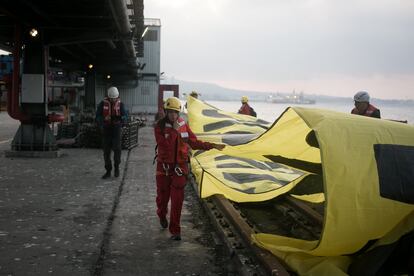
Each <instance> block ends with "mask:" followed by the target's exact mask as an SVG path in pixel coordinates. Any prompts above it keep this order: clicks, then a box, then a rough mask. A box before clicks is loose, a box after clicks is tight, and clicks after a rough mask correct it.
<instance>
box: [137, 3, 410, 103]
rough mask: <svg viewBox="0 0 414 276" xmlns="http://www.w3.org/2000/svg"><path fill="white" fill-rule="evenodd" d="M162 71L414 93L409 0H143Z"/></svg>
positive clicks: (329, 90)
mask: <svg viewBox="0 0 414 276" xmlns="http://www.w3.org/2000/svg"><path fill="white" fill-rule="evenodd" d="M144 15H145V17H146V18H159V19H161V25H162V27H161V72H165V74H166V75H167V77H174V78H175V79H181V80H186V81H196V82H208V83H215V84H218V85H221V86H224V87H227V88H234V89H241V90H250V91H264V92H290V91H293V90H295V91H304V92H305V93H309V94H321V95H331V96H343V97H350V96H353V94H355V93H356V92H357V91H359V90H365V91H368V92H369V93H370V94H371V96H372V97H374V98H382V99H414V1H413V0H346V1H344V0H255V1H251V0H174V1H169V0H145V1H144Z"/></svg>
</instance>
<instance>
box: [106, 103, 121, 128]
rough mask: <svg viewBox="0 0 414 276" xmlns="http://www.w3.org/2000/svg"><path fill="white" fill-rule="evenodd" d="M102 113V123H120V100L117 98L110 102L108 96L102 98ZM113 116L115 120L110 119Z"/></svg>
mask: <svg viewBox="0 0 414 276" xmlns="http://www.w3.org/2000/svg"><path fill="white" fill-rule="evenodd" d="M102 115H103V118H104V124H111V123H120V121H121V118H120V117H121V100H120V99H119V98H118V99H116V101H115V102H113V103H112V102H111V101H110V100H109V99H108V98H105V99H104V100H103V109H102ZM113 117H115V118H116V121H115V122H114V121H112V119H113Z"/></svg>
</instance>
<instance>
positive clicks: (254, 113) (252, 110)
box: [250, 107, 257, 117]
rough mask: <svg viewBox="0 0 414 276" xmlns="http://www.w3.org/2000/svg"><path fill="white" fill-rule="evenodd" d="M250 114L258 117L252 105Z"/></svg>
mask: <svg viewBox="0 0 414 276" xmlns="http://www.w3.org/2000/svg"><path fill="white" fill-rule="evenodd" d="M250 116H253V117H257V113H256V111H254V109H253V108H252V107H250Z"/></svg>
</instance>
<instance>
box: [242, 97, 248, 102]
mask: <svg viewBox="0 0 414 276" xmlns="http://www.w3.org/2000/svg"><path fill="white" fill-rule="evenodd" d="M241 102H242V103H248V102H249V98H247V96H243V97H242V98H241Z"/></svg>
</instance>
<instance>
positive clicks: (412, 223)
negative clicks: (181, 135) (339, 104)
mask: <svg viewBox="0 0 414 276" xmlns="http://www.w3.org/2000/svg"><path fill="white" fill-rule="evenodd" d="M193 104H194V105H193ZM192 106H195V107H196V108H192ZM211 109H212V107H211V106H209V105H204V106H203V103H202V102H200V101H198V100H196V99H193V98H191V97H190V98H189V99H188V110H189V113H188V117H189V122H190V126H191V127H193V126H195V127H196V126H198V127H199V128H198V131H197V133H198V134H203V133H202V130H203V128H204V127H205V126H208V125H210V126H211V123H212V122H211V120H212V119H211V116H208V115H211V114H213V113H214V114H216V115H215V122H214V126H217V125H222V126H226V127H229V126H230V122H231V120H229V119H228V116H229V115H228V114H223V113H222V112H221V111H220V110H216V111H214V112H212V111H208V112H205V111H206V110H211ZM205 115H207V116H205ZM236 116H240V115H236V114H234V118H235V119H234V120H237V119H236ZM220 120H221V122H220ZM229 121H230V122H229ZM232 125H234V124H232ZM249 126H250V125H247V126H246V125H245V126H244V127H249ZM204 129H205V128H204ZM232 131H234V130H232ZM218 134H219V135H217V137H216V138H213V136H214V134H213V133H211V132H210V133H209V136H211V137H212V138H211V140H215V139H216V140H215V141H221V142H225V141H224V140H223V139H222V134H221V133H218ZM206 137H207V136H206ZM413 152H414V127H413V126H409V125H404V124H400V123H396V122H390V121H385V120H378V119H373V118H368V117H364V116H357V115H351V114H345V113H339V112H334V111H328V110H320V109H308V108H299V107H293V108H288V109H287V110H286V111H285V112H284V113H283V114H282V115H281V116H280V117H279V118H278V119H277V120H276V121H275V123H274V124H273V125H272V126H271V127H270V128H269V129H268V130H267V131H262V132H259V133H258V137H257V138H254V139H252V140H250V141H247V142H246V141H244V142H242V143H239V144H238V145H234V146H227V147H226V148H225V149H224V150H223V151H222V152H219V151H217V150H211V151H206V152H201V151H196V152H194V154H193V158H192V160H191V166H192V172H193V173H194V175H195V177H196V180H197V183H198V187H199V193H200V195H201V197H203V198H204V197H208V196H211V195H214V194H223V195H224V196H225V197H227V198H229V199H230V200H232V201H236V202H249V201H265V200H268V199H270V198H274V197H277V196H280V195H283V194H286V193H289V192H290V191H291V190H292V189H293V188H294V187H295V186H297V185H300V184H301V182H302V180H303V179H305V178H304V177H301V176H300V175H299V173H297V171H300V172H301V173H302V174H304V175H317V176H320V179H321V181H322V182H323V183H322V184H323V185H321V187H323V191H322V192H317V191H315V192H314V193H311V194H309V195H306V194H304V195H296V197H297V198H299V199H301V200H304V201H311V202H322V203H324V225H323V231H322V234H321V237H320V239H318V240H311V241H309V240H304V239H298V238H290V237H285V236H281V235H272V234H269V233H258V234H254V235H252V240H253V242H254V243H256V244H257V245H259V246H261V247H263V248H265V249H267V250H269V251H271V252H272V253H273V254H274V255H276V256H278V257H279V258H281V259H283V260H284V261H285V262H286V263H287V264H288V265H289V266H290V267H291V268H292V269H293V270H294V271H295V272H296V273H298V274H300V275H304V274H306V275H344V274H346V273H347V272H348V269H353V268H354V267H355V265H354V263H355V262H357V259H359V258H360V257H361V256H358V257H357V254H355V253H358V255H360V254H362V253H366V254H369V253H372V252H376V250H379V251H380V250H381V249H383V248H384V246H387V245H388V246H390V245H391V247H392V245H394V244H395V243H396V242H397V241H398V240H399V239H400V238H401V237H402V236H403V235H405V234H406V233H409V232H411V233H413V232H412V231H413V230H414V205H412V203H414V202H413V198H414V197H413V195H410V194H409V192H410V189H408V188H407V187H406V185H407V183H410V181H411V182H412V179H413V178H414V175H413V171H412V164H413V158H414V155H413ZM276 170H279V171H276ZM286 174H287V175H286ZM293 175H299V176H297V177H292V176H293ZM287 176H290V178H288V177H287ZM401 191H406V192H405V193H402V192H401ZM407 203H408V204H407ZM410 203H411V205H410ZM367 245H368V246H367ZM379 251H378V252H379ZM379 256H382V255H381V254H380V255H379ZM385 259H386V258H385ZM382 261H384V260H382Z"/></svg>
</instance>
